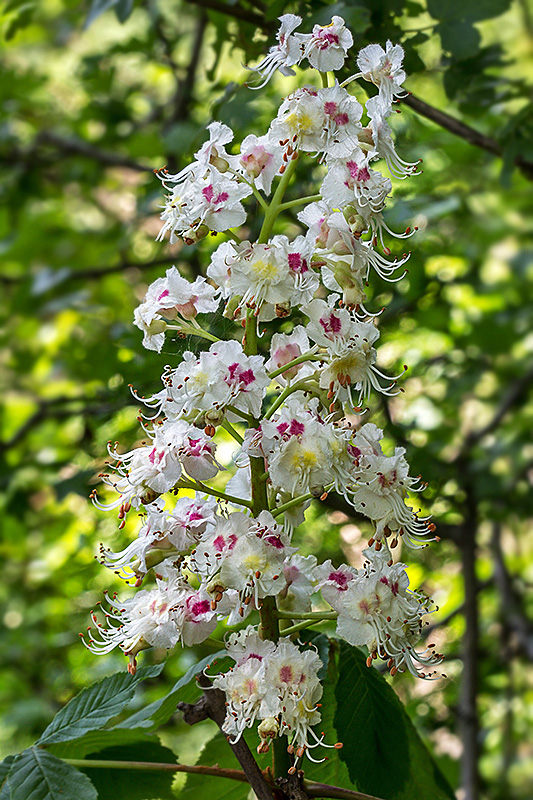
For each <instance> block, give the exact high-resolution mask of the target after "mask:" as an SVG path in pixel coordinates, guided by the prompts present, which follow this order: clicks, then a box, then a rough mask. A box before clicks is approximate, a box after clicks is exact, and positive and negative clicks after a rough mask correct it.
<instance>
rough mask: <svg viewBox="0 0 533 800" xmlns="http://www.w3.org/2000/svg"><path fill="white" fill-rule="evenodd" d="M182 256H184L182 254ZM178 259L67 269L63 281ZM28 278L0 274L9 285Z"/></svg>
mask: <svg viewBox="0 0 533 800" xmlns="http://www.w3.org/2000/svg"><path fill="white" fill-rule="evenodd" d="M180 258H182V256H181V254H180ZM176 259H177V255H176V254H174V255H172V254H170V255H168V256H163V257H162V258H155V259H154V260H153V261H120V262H119V263H118V264H112V265H111V266H107V267H87V268H86V269H77V270H72V271H69V272H68V273H67V271H66V269H65V275H64V277H63V278H62V280H61V283H66V282H67V281H81V280H83V281H85V280H93V279H97V278H105V277H106V275H113V273H116V272H124V271H125V270H127V269H139V270H144V269H151V267H160V266H164V265H165V264H173V263H175V262H176ZM67 269H68V268H67ZM30 277H34V276H30ZM27 280H28V275H0V283H3V284H4V285H7V286H9V285H14V284H19V283H24V282H25V281H27ZM58 283H59V281H58ZM55 286H57V284H55Z"/></svg>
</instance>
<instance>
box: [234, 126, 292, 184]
mask: <svg viewBox="0 0 533 800" xmlns="http://www.w3.org/2000/svg"><path fill="white" fill-rule="evenodd" d="M282 163H283V150H282V148H281V147H280V145H279V143H278V142H277V141H276V140H275V139H273V138H272V137H271V136H269V135H268V134H265V135H264V136H260V137H258V136H255V135H254V134H253V133H252V134H250V135H249V136H247V137H246V138H245V139H244V140H243V143H242V144H241V154H240V157H239V165H240V168H241V169H242V171H243V172H244V174H245V175H246V176H247V177H248V178H249V179H251V180H253V182H254V183H255V185H256V187H257V188H258V189H262V190H263V191H264V192H265V194H267V195H268V194H270V188H271V186H272V181H273V179H274V177H275V175H277V174H278V172H279V168H280V167H281V165H282Z"/></svg>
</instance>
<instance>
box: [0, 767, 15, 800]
mask: <svg viewBox="0 0 533 800" xmlns="http://www.w3.org/2000/svg"><path fill="white" fill-rule="evenodd" d="M15 758H16V756H6V757H5V758H4V760H3V761H2V762H1V763H0V786H1V789H0V800H10V796H11V793H10V791H9V784H8V782H7V780H6V778H7V776H8V774H9V770H10V769H11V765H12V763H13V761H14V760H15Z"/></svg>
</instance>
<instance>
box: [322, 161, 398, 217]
mask: <svg viewBox="0 0 533 800" xmlns="http://www.w3.org/2000/svg"><path fill="white" fill-rule="evenodd" d="M391 189H392V184H391V181H390V178H384V177H383V175H381V173H380V172H376V171H375V170H373V169H371V168H370V167H369V164H368V159H367V157H366V156H365V155H364V154H363V153H362V151H360V150H356V151H354V153H353V154H352V155H351V156H349V157H348V158H347V159H346V160H342V161H341V160H339V159H332V160H331V161H328V174H327V175H326V177H325V178H324V180H323V182H322V186H321V187H320V192H321V194H322V196H323V198H324V200H325V201H326V202H327V203H328V204H329V205H330V206H331V207H332V208H342V207H343V206H347V205H349V204H355V205H357V206H358V207H359V208H360V209H361V211H360V213H361V214H362V215H363V216H366V217H368V216H369V215H371V214H377V213H379V212H381V211H383V209H384V208H385V201H386V199H387V196H388V195H389V194H390V191H391ZM365 212H366V215H365Z"/></svg>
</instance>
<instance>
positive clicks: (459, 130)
mask: <svg viewBox="0 0 533 800" xmlns="http://www.w3.org/2000/svg"><path fill="white" fill-rule="evenodd" d="M401 102H402V103H403V104H404V105H406V106H409V108H412V109H413V111H416V113H417V114H420V115H421V116H422V117H426V119H430V120H431V121H432V122H435V123H436V124H437V125H440V127H441V128H444V129H445V130H447V131H449V132H450V133H453V134H454V135H455V136H459V137H460V138H461V139H465V141H467V142H469V144H472V145H474V147H480V148H481V149H482V150H486V151H487V152H489V153H492V155H495V156H499V157H500V158H503V155H504V153H503V149H502V147H501V145H500V144H499V143H498V142H497V141H496V140H495V139H491V138H490V136H485V134H484V133H481V132H480V131H477V130H475V128H471V127H470V125H466V124H465V123H464V122H461V121H460V120H458V119H455V117H452V116H450V114H446V112H445V111H441V110H440V109H438V108H434V106H430V105H429V103H426V102H424V100H421V99H420V98H419V97H415V95H413V94H409V95H408V96H407V97H405V98H403V99H402V101H401ZM514 163H515V164H516V166H517V167H518V168H519V169H520V170H521V172H522V174H523V175H524V176H525V177H526V178H527V179H528V180H533V164H532V163H531V162H530V161H527V160H526V159H525V158H523V157H522V156H520V155H518V156H516V157H515V159H514Z"/></svg>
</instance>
